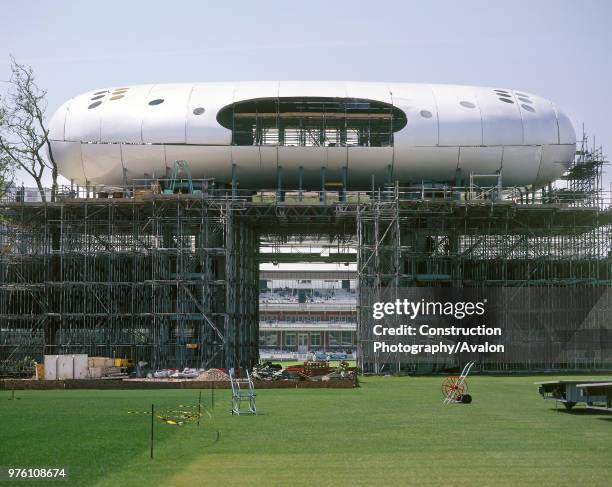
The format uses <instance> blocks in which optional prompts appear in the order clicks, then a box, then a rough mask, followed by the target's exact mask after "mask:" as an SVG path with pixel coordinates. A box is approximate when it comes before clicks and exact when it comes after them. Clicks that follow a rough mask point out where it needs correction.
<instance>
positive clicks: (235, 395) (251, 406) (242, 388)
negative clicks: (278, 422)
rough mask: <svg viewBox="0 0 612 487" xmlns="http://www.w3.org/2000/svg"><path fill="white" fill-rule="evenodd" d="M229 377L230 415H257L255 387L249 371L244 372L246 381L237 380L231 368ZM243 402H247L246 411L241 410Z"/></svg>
mask: <svg viewBox="0 0 612 487" xmlns="http://www.w3.org/2000/svg"><path fill="white" fill-rule="evenodd" d="M229 376H230V382H231V384H232V414H235V415H236V416H240V415H241V414H257V407H256V405H255V395H256V394H255V385H254V384H253V379H252V377H251V375H250V374H249V371H248V370H247V371H246V379H238V378H237V377H236V372H235V371H234V369H233V368H232V369H230V370H229ZM243 402H248V409H246V410H243V409H242V408H241V405H242V403H243Z"/></svg>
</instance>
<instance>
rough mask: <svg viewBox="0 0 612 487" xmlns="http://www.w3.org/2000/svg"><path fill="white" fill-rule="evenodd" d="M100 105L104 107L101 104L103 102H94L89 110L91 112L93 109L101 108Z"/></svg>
mask: <svg viewBox="0 0 612 487" xmlns="http://www.w3.org/2000/svg"><path fill="white" fill-rule="evenodd" d="M100 105H102V102H101V101H94V102H93V103H92V104H91V105H89V106H88V107H87V108H89V109H90V110H91V109H92V108H96V107H99V106H100Z"/></svg>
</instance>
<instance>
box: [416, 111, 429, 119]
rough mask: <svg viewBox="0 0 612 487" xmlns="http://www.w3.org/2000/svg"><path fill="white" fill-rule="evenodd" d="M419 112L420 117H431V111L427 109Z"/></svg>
mask: <svg viewBox="0 0 612 487" xmlns="http://www.w3.org/2000/svg"><path fill="white" fill-rule="evenodd" d="M419 113H420V114H421V117H423V118H431V117H432V113H431V112H430V111H429V110H421V111H420V112H419Z"/></svg>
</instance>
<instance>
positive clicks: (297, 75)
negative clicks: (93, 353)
mask: <svg viewBox="0 0 612 487" xmlns="http://www.w3.org/2000/svg"><path fill="white" fill-rule="evenodd" d="M611 20H612V2H608V1H606V0H600V1H580V2H578V1H559V0H557V1H515V2H510V1H505V2H496V1H493V0H489V1H462V2H457V1H430V2H426V1H422V0H421V1H381V0H378V1H375V2H373V1H369V2H359V1H355V0H353V1H350V2H349V1H346V2H345V1H336V2H333V1H318V0H309V1H308V2H276V1H269V2H265V1H259V2H253V1H248V2H247V1H244V2H243V1H238V0H234V1H226V2H206V1H179V0H175V1H173V2H167V1H166V2H157V1H146V2H145V1H122V2H119V1H105V2H76V1H74V2H67V1H58V0H56V1H52V2H49V1H24V2H15V1H10V2H5V3H4V4H3V9H2V16H1V17H0V79H6V78H7V77H8V68H9V54H13V55H14V56H15V57H16V58H17V60H18V61H20V62H24V63H27V64H30V65H32V67H33V68H34V70H35V72H36V75H37V79H38V83H39V84H40V86H42V87H44V88H45V89H47V90H48V102H49V115H51V114H52V112H53V111H54V110H55V109H56V108H57V107H58V106H59V105H60V104H61V103H62V102H63V101H65V100H67V99H68V98H70V97H72V96H74V95H76V94H79V93H82V92H84V91H88V90H91V89H94V88H97V87H106V86H117V85H128V84H136V83H149V82H169V81H220V80H265V79H274V80H276V79H281V80H357V81H406V82H434V83H458V84H475V85H485V86H495V87H498V88H512V89H517V90H524V91H528V92H533V93H537V94H540V95H542V96H544V97H546V98H549V99H551V100H553V101H555V102H556V103H558V104H559V106H561V108H562V109H563V110H564V111H566V113H568V115H569V116H570V117H571V119H572V121H573V122H574V125H575V127H576V131H577V132H578V133H580V132H581V130H582V128H581V127H582V124H583V123H584V124H585V126H586V130H587V132H588V133H589V134H590V135H594V136H595V137H596V141H597V144H598V145H599V144H603V145H604V150H605V151H606V152H608V153H610V151H611V150H612V149H611V148H612V132H611V130H610V127H609V120H608V118H609V117H610V115H611V114H612V91H611V89H610V80H611V79H612V63H611V62H610V57H611V52H612V49H611V48H612V36H610V35H609V34H608V33H607V30H608V29H609V26H610V21H611ZM606 149H608V150H606Z"/></svg>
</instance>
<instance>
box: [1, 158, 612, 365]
mask: <svg viewBox="0 0 612 487" xmlns="http://www.w3.org/2000/svg"><path fill="white" fill-rule="evenodd" d="M589 154H590V155H589V156H588V157H587V156H586V155H583V154H580V151H579V156H578V158H577V162H576V163H575V165H574V166H573V167H578V166H586V165H589V164H590V166H591V168H592V170H591V171H586V174H583V175H582V176H583V177H580V178H579V177H578V176H579V174H578V173H579V171H577V170H572V169H570V171H569V172H568V177H566V179H565V181H564V182H563V184H565V186H564V187H565V188H570V189H568V190H567V191H570V190H571V191H574V192H577V191H580V192H581V194H588V195H590V196H589V197H581V198H570V199H564V198H561V197H560V196H559V195H560V194H562V193H563V192H562V191H561V189H562V188H561V187H559V188H556V187H552V185H551V186H548V187H545V188H541V189H537V190H535V189H533V188H507V187H503V184H502V183H503V178H502V176H500V175H495V177H492V178H491V181H492V186H491V187H490V188H484V187H476V186H475V185H473V184H470V186H469V187H456V186H452V185H431V184H427V183H425V182H423V183H422V184H420V185H418V186H415V187H400V186H399V184H397V183H396V184H395V185H391V186H386V187H383V188H378V189H374V190H372V191H364V192H349V191H344V189H343V190H342V191H341V192H339V193H338V194H337V195H336V194H335V193H332V192H330V193H329V194H324V195H323V197H321V194H320V193H319V192H314V193H313V194H309V193H306V192H303V191H299V192H296V193H295V194H293V193H291V192H289V191H283V192H282V195H281V194H280V192H279V191H277V190H276V189H270V190H257V191H253V190H251V191H248V190H238V189H237V188H235V187H234V188H231V190H228V189H227V188H215V186H214V184H208V183H209V182H198V181H193V185H194V187H197V188H199V189H200V191H198V192H197V194H196V193H195V192H194V193H191V194H165V193H163V192H161V191H159V190H157V191H153V190H150V191H141V190H138V189H137V188H134V187H131V188H129V187H125V188H121V190H120V191H119V190H115V191H114V192H98V193H97V195H96V194H92V193H91V192H90V188H87V191H86V192H85V193H81V192H79V190H78V189H77V190H76V191H75V190H74V188H70V189H69V190H66V191H64V192H63V193H62V194H61V195H60V197H59V198H58V200H57V201H55V202H24V201H23V199H19V198H18V197H15V196H16V195H12V196H11V195H6V196H5V197H4V200H3V201H1V202H0V375H11V376H14V375H19V374H20V373H23V374H24V375H26V374H29V373H31V361H32V360H33V359H35V360H38V361H40V360H41V358H42V355H44V354H57V353H70V354H72V353H75V354H76V353H87V354H89V355H91V356H109V357H118V358H119V357H121V358H130V359H132V360H134V362H135V363H136V362H139V361H143V362H147V363H148V366H149V367H151V368H154V369H155V368H161V367H225V368H227V369H230V368H235V369H236V370H237V369H239V368H248V367H251V366H252V365H253V364H254V363H256V362H257V359H258V338H259V337H258V333H259V330H258V328H259V316H258V311H259V310H258V293H259V282H258V277H259V262H261V261H268V262H269V261H278V260H283V261H287V262H298V261H301V262H308V261H311V262H312V261H314V262H336V263H338V262H346V263H348V262H354V261H356V265H357V273H358V291H359V292H358V296H359V297H358V300H359V301H358V335H359V340H360V346H361V347H362V348H363V347H364V346H366V345H367V342H368V340H369V339H370V338H369V336H368V326H369V325H368V316H369V315H370V313H371V308H370V303H369V302H368V301H367V300H365V297H364V296H365V294H366V293H365V292H364V291H365V290H368V292H369V293H370V296H371V295H372V293H374V295H378V296H382V295H383V294H385V293H387V295H388V294H389V293H391V294H394V293H395V294H397V293H399V292H400V290H402V289H411V288H412V289H421V288H427V289H445V288H446V289H502V288H503V289H507V288H513V289H516V290H522V289H535V288H538V289H540V288H542V289H551V290H553V289H557V288H564V289H569V290H584V289H586V290H589V291H593V290H600V291H601V292H600V291H597V293H599V294H597V293H596V294H597V298H598V300H597V307H596V309H595V308H594V309H595V311H594V312H593V313H591V315H589V318H588V320H582V321H580V322H576V323H574V324H571V323H568V324H567V327H566V329H565V331H564V333H566V334H567V333H569V334H570V335H571V336H572V337H575V336H577V332H578V331H580V332H582V330H583V329H585V327H586V328H588V330H590V331H589V333H588V334H589V337H590V338H589V339H588V340H587V341H588V343H587V342H584V343H582V342H580V343H578V342H574V345H573V349H572V350H573V351H572V353H571V354H565V355H563V356H561V355H559V353H557V352H556V351H554V350H551V351H550V353H549V352H546V354H545V355H543V357H544V358H543V359H542V361H541V363H537V364H535V363H533V362H532V361H530V359H528V358H527V356H525V357H522V358H521V357H519V359H516V360H515V361H513V362H512V363H509V362H508V361H504V360H503V359H501V358H500V359H496V360H487V359H486V357H477V358H474V359H476V360H477V361H478V363H479V364H483V367H485V368H487V369H488V370H495V371H508V370H536V369H547V370H568V369H576V368H582V369H593V370H595V369H604V368H610V367H611V364H612V350H611V349H610V347H611V346H612V345H611V343H612V332H611V328H612V326H611V325H610V324H609V316H610V312H611V310H612V304H611V301H612V299H610V297H609V293H608V291H609V289H610V287H611V286H610V285H611V284H612V257H611V256H612V211H611V210H610V199H609V195H608V194H606V192H604V191H603V190H602V188H601V179H602V178H601V171H602V166H603V164H604V162H603V161H604V159H603V156H602V155H601V152H600V151H589ZM594 160H597V161H598V162H597V163H596V164H592V163H591V162H588V161H594ZM585 161H586V162H585ZM570 176H571V177H570ZM146 187H148V188H160V187H164V184H160V182H159V181H153V180H152V181H148V182H147V183H146ZM571 188H573V189H571ZM314 244H317V245H318V244H320V245H321V246H322V247H326V248H328V249H329V248H331V247H333V246H335V247H336V250H335V251H334V252H327V253H325V254H321V253H319V254H317V253H316V252H314V251H313V250H312V246H313V245H314ZM300 245H302V246H305V250H304V253H303V254H301V255H299V258H298V257H296V253H297V252H295V251H294V252H291V253H287V252H282V251H281V249H282V247H288V246H289V247H291V248H292V249H294V248H297V247H299V246H300ZM578 294H580V293H578ZM525 299H527V298H525ZM529 299H533V297H531V298H529ZM585 299H586V298H585ZM589 299H590V298H589ZM587 301H588V299H587ZM531 305H533V303H531ZM532 307H533V309H534V310H536V311H537V312H542V313H544V312H545V310H543V309H539V308H538V307H537V306H532ZM536 318H537V317H533V316H531V317H527V318H526V319H527V321H528V322H529V323H528V324H529V326H528V329H527V331H525V330H524V329H520V330H516V333H515V334H514V335H512V336H511V337H509V339H512V340H514V343H519V342H521V341H525V340H526V339H527V340H530V339H531V338H529V337H532V338H533V336H536V335H537V337H536V338H537V340H539V341H543V342H546V340H547V338H546V333H547V330H541V329H539V328H538V325H537V319H536ZM586 322H588V323H586ZM585 323H586V324H585ZM572 326H573V327H574V328H573V329H572V328H571V327H572ZM549 331H550V330H549ZM525 333H527V335H526V334H525ZM529 333H532V334H533V333H535V334H536V335H529ZM551 333H552V331H551ZM526 337H527V338H526ZM587 349H588V350H587ZM585 350H586V351H585ZM359 360H360V363H359V365H360V367H361V370H362V371H364V372H380V371H381V370H387V371H388V370H396V371H398V372H405V371H406V372H411V371H435V370H438V369H440V368H444V367H446V366H448V364H447V363H438V362H431V361H429V362H423V360H420V359H416V358H415V359H414V360H408V361H406V362H403V363H394V362H393V361H392V359H391V358H390V357H387V356H384V355H380V356H378V357H376V359H375V360H364V356H363V354H361V355H360V358H359Z"/></svg>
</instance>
